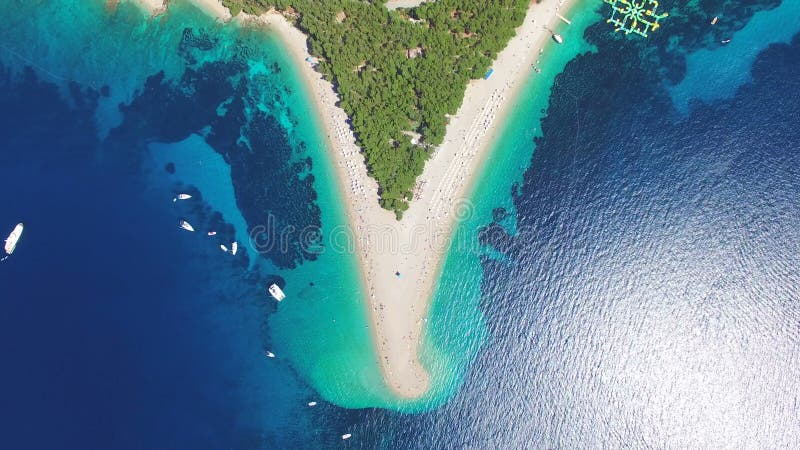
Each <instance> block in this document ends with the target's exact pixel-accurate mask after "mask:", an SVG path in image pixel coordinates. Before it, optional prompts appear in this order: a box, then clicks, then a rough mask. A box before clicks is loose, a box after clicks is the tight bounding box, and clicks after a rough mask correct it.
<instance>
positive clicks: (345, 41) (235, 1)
mask: <svg viewBox="0 0 800 450" xmlns="http://www.w3.org/2000/svg"><path fill="white" fill-rule="evenodd" d="M529 1H530V0H437V1H431V2H427V3H423V4H422V5H420V6H418V7H416V8H411V9H399V10H395V11H389V10H388V9H387V8H386V7H385V6H384V2H383V1H382V0H381V1H359V0H223V3H224V4H225V6H227V7H228V8H229V9H230V10H231V13H233V14H234V15H235V14H238V13H239V12H241V11H244V12H246V13H250V14H260V13H262V12H265V11H267V10H269V9H271V8H274V9H276V10H278V11H281V12H283V13H284V15H286V16H287V17H289V18H291V20H292V21H293V22H294V25H295V26H296V27H298V28H299V29H301V30H302V31H303V32H304V33H306V35H308V39H309V41H308V45H309V49H310V52H311V54H312V55H314V56H315V57H316V58H318V59H319V64H318V70H319V71H320V72H321V73H322V74H323V75H324V76H325V77H326V79H328V80H329V81H332V82H333V83H334V85H335V86H336V89H337V92H338V94H339V98H340V99H341V107H342V108H343V109H344V110H345V112H346V113H347V114H348V116H349V117H350V119H351V122H352V127H353V130H354V132H355V135H356V139H357V141H358V144H359V146H360V147H361V150H362V151H363V153H364V155H365V159H366V163H367V170H368V172H369V174H370V176H372V177H373V178H375V180H377V182H378V185H379V186H380V192H379V194H380V203H381V206H382V207H384V208H386V209H389V210H393V211H395V213H396V214H397V216H398V218H400V217H402V213H403V211H405V210H406V209H407V208H408V202H409V201H410V200H411V199H412V191H413V188H414V185H415V183H416V179H417V177H418V176H419V175H420V174H421V173H422V170H423V167H424V165H425V161H426V160H427V159H428V158H429V157H430V155H431V152H432V151H433V149H434V148H435V147H436V146H438V145H439V144H441V143H442V141H443V139H444V134H445V126H446V125H447V122H448V119H447V116H448V115H453V114H455V113H456V111H457V110H458V108H459V107H460V106H461V103H462V101H463V97H464V92H465V90H466V87H467V83H468V82H469V80H471V79H477V78H480V77H482V76H484V74H485V73H486V72H487V70H488V69H489V66H490V64H491V62H492V61H493V60H494V58H495V57H496V55H497V53H498V52H499V51H500V50H502V49H503V48H504V47H505V46H506V44H507V43H508V41H509V39H510V38H511V37H512V36H513V35H514V29H515V28H516V27H518V26H519V25H520V24H521V23H522V21H523V19H524V17H525V12H526V10H527V7H528V4H529ZM415 138H417V139H415Z"/></svg>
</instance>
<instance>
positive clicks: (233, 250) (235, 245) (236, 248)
mask: <svg viewBox="0 0 800 450" xmlns="http://www.w3.org/2000/svg"><path fill="white" fill-rule="evenodd" d="M238 251H239V243H238V242H234V243H233V244H231V253H233V255H234V256H236V252H238Z"/></svg>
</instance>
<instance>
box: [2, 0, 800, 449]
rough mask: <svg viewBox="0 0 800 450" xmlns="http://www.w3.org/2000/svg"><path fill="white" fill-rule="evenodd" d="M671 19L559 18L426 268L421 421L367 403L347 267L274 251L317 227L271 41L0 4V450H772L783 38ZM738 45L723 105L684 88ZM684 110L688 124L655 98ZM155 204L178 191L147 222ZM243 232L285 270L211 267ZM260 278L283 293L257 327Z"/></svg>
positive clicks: (789, 298)
mask: <svg viewBox="0 0 800 450" xmlns="http://www.w3.org/2000/svg"><path fill="white" fill-rule="evenodd" d="M694 3H697V4H698V5H700V6H701V7H702V8H701V9H703V11H701V12H697V11H696V10H692V13H691V14H687V11H688V10H680V9H679V8H677V7H674V8H673V9H672V10H671V11H670V13H671V19H670V21H667V22H665V23H664V26H663V28H662V29H661V30H659V32H658V33H654V34H653V35H652V36H651V38H650V40H648V41H642V40H635V39H625V38H621V37H620V36H619V35H616V36H615V35H613V34H612V33H611V32H610V31H609V29H608V26H607V25H606V24H604V23H602V21H599V22H598V17H599V16H598V15H597V13H596V12H595V11H594V10H593V9H592V8H587V9H582V10H581V11H578V12H575V13H574V14H571V18H572V19H573V20H574V23H573V25H572V26H571V27H566V26H565V25H561V26H560V27H561V28H560V29H559V32H560V33H562V34H563V35H564V36H565V38H566V40H567V42H566V44H565V45H564V46H560V47H556V46H553V49H557V52H553V53H548V54H545V55H544V56H543V58H542V61H543V63H542V67H543V69H544V70H543V73H542V74H534V73H531V77H530V79H529V80H528V82H527V84H526V85H525V86H524V88H523V94H522V95H521V96H520V99H519V102H518V104H517V105H516V107H515V108H514V114H512V115H510V116H509V117H508V118H506V120H505V122H504V130H503V132H502V136H501V137H500V138H499V139H498V141H497V142H496V145H495V148H494V150H493V153H492V156H491V158H490V159H489V160H488V161H487V165H486V167H487V168H489V169H491V170H489V169H487V170H485V172H484V174H483V175H482V178H481V179H480V181H479V182H478V183H477V184H476V186H475V190H474V192H473V194H472V199H473V206H474V207H473V208H471V209H470V210H469V211H468V212H469V215H468V217H467V218H466V219H465V220H464V221H463V222H462V223H461V225H460V226H459V227H458V230H457V235H456V240H455V244H454V246H453V247H452V248H451V250H450V252H449V253H448V258H447V261H446V263H445V267H444V271H443V275H442V277H441V279H440V282H439V285H438V288H437V292H436V299H435V302H434V304H433V306H432V308H433V309H432V311H431V315H430V316H429V317H430V319H429V328H428V330H427V333H426V336H425V341H424V345H425V353H424V358H425V363H426V365H427V366H428V367H429V368H430V369H431V370H432V373H433V375H434V381H435V383H434V389H433V391H432V392H431V393H430V395H429V396H428V397H427V398H425V399H422V400H420V401H418V402H398V401H397V400H396V399H394V398H393V397H392V396H391V395H390V394H389V393H388V392H387V391H386V389H385V388H384V387H383V383H382V381H381V378H380V374H379V372H378V368H377V365H376V364H375V356H374V353H373V349H372V345H371V342H370V340H369V332H368V331H369V330H368V329H367V328H366V327H367V321H366V314H365V312H364V308H363V305H362V302H361V300H360V298H361V292H360V286H359V282H358V277H357V272H356V267H355V264H354V259H353V258H352V257H351V256H349V255H347V254H337V253H335V252H328V251H327V250H328V248H326V247H319V246H318V245H316V242H315V240H314V239H313V237H314V236H313V234H312V235H311V236H310V239H309V241H310V244H311V245H305V246H304V245H301V243H300V241H301V239H300V238H299V234H300V231H301V230H304V229H310V230H312V231H313V230H321V231H322V232H323V233H324V232H326V231H327V230H331V229H333V228H334V227H336V226H337V225H340V224H343V223H344V215H343V213H342V210H341V199H340V198H339V196H338V191H337V189H336V184H335V183H334V179H333V176H332V173H333V172H332V171H331V166H330V162H329V161H328V159H327V153H326V149H325V144H324V140H323V139H322V137H321V136H320V135H319V129H320V127H319V124H318V123H317V122H316V120H315V115H314V113H313V110H312V109H311V107H310V105H311V102H309V99H308V98H307V97H306V96H307V95H308V93H306V92H305V91H304V89H303V86H302V85H301V84H300V83H299V82H298V81H297V80H298V79H299V77H298V76H297V73H296V72H295V70H296V68H294V67H292V65H291V64H290V63H289V61H287V60H286V59H285V58H284V55H283V52H282V49H281V47H280V45H279V42H278V41H277V40H275V39H274V38H273V37H271V36H269V35H265V34H264V33H262V32H254V31H251V30H241V29H239V28H236V27H233V26H221V25H219V24H216V23H214V22H213V21H211V20H208V19H206V18H204V17H203V16H202V15H201V14H199V13H198V11H197V10H195V9H194V8H191V7H189V6H187V5H186V4H184V3H181V2H178V1H176V2H173V3H172V5H171V8H170V11H169V13H168V14H167V15H165V16H163V17H159V18H157V19H154V20H150V19H149V18H148V17H147V16H145V15H143V14H142V13H141V11H139V10H137V9H135V8H133V7H132V6H131V5H129V4H123V5H122V6H121V7H120V8H119V9H118V10H117V11H116V12H110V11H106V10H105V8H104V6H103V4H102V3H101V2H88V3H87V2H77V1H72V0H60V1H57V2H49V3H42V4H38V3H36V4H33V3H30V2H16V3H15V7H16V8H17V9H16V10H15V12H14V14H13V15H11V14H10V13H9V12H8V10H3V11H4V12H0V14H6V16H5V17H2V19H3V23H4V24H6V25H7V26H6V27H4V28H2V29H0V45H2V47H0V64H2V70H1V71H0V86H2V89H0V92H1V93H2V95H1V96H0V111H1V112H2V115H1V116H0V117H2V122H0V123H1V124H2V127H3V133H2V135H1V136H2V140H0V150H2V152H0V158H1V159H0V170H2V176H1V177H0V188H2V189H3V190H6V191H13V192H15V193H16V196H15V200H17V199H18V200H19V201H14V202H10V203H9V204H8V205H7V208H5V209H4V210H3V211H2V212H0V224H12V225H13V224H14V223H16V222H17V221H19V220H24V221H25V222H26V230H27V231H26V233H27V234H26V236H25V238H24V240H23V242H22V245H23V246H21V247H20V251H19V253H18V254H15V255H14V258H12V259H10V260H9V261H7V262H6V263H4V265H3V267H2V268H0V269H2V270H0V279H2V285H3V286H4V292H3V297H2V299H3V302H4V309H3V314H1V315H0V321H2V322H1V323H0V330H2V332H3V333H4V334H3V336H2V339H0V342H2V343H3V346H4V354H5V355H7V359H6V361H7V362H6V365H5V370H4V371H3V373H2V379H0V381H2V383H0V384H2V385H3V386H12V387H13V389H8V388H7V389H6V390H5V397H4V398H6V399H7V403H8V404H10V405H12V407H13V408H12V409H11V410H12V413H11V414H6V415H3V419H4V420H2V421H0V422H1V423H2V431H3V435H4V436H5V442H6V443H7V444H8V446H9V447H13V448H57V447H63V446H68V447H71V448H162V447H165V446H166V447H172V448H229V447H232V448H279V447H292V448H329V447H333V446H339V445H341V444H342V442H341V440H340V439H339V436H340V435H341V434H342V433H345V432H352V433H353V434H354V437H353V439H352V440H351V441H349V442H348V444H354V445H357V446H362V447H369V448H372V447H381V448H395V447H401V448H458V447H471V448H475V447H487V448H488V447H500V448H520V447H524V448H534V447H546V448H552V447H578V448H585V447H604V446H605V447H625V446H663V447H670V446H676V447H701V448H710V447H715V446H720V445H721V444H725V443H729V442H735V443H738V444H742V446H747V444H753V443H759V442H761V443H764V442H765V443H767V445H766V446H770V447H796V446H797V442H798V440H797V436H796V432H795V431H794V430H796V429H797V427H795V426H793V425H794V424H796V423H797V408H796V405H794V404H793V403H792V402H793V400H794V396H793V395H792V392H793V391H794V390H796V389H795V388H796V386H795V384H796V380H797V379H798V377H797V374H798V373H799V372H798V369H797V364H796V361H797V348H798V346H797V336H796V333H793V331H792V330H793V328H792V323H794V322H796V318H797V308H796V305H797V302H798V296H797V292H796V288H795V287H796V285H797V280H796V274H797V273H798V271H797V270H796V268H795V266H796V261H797V258H796V255H797V254H798V248H797V239H796V236H795V235H796V233H795V232H794V231H793V230H796V229H797V227H796V226H795V225H796V224H795V223H794V222H795V221H796V220H795V218H796V217H798V215H797V214H795V213H796V210H797V202H796V199H797V198H798V197H797V195H796V180H797V179H798V178H797V176H796V175H797V174H796V167H797V164H796V158H795V155H794V153H792V152H791V151H790V150H791V149H792V148H796V147H797V145H796V143H797V142H798V141H797V135H796V123H794V122H793V121H794V119H795V118H796V117H797V105H796V102H795V101H794V100H795V99H794V97H793V96H790V95H785V92H795V91H796V90H797V86H796V79H797V78H796V76H794V75H796V73H798V72H797V60H798V59H797V48H798V47H797V39H796V37H795V38H792V36H796V33H797V32H798V29H797V28H798V25H800V20H796V21H794V20H791V19H792V16H791V15H792V14H795V15H797V13H796V11H795V10H793V9H791V8H793V7H792V5H791V4H787V3H784V4H782V5H781V6H780V8H782V9H780V11H782V12H783V13H782V14H776V13H775V11H776V10H773V11H770V10H769V8H767V10H766V11H763V12H758V13H756V14H755V16H753V17H754V18H753V19H752V20H751V19H750V17H751V15H752V14H751V13H750V12H748V11H750V10H749V9H746V8H732V7H731V6H729V8H731V10H732V11H737V13H736V17H735V21H736V23H737V25H736V26H735V27H732V28H731V30H732V31H731V35H732V36H734V40H733V42H732V43H731V46H729V47H727V48H720V47H719V46H718V45H716V44H714V42H715V40H717V38H716V37H714V36H712V33H711V31H709V27H708V24H707V21H708V17H706V16H707V15H708V14H713V11H716V10H717V9H718V8H719V5H717V4H714V3H713V2H703V1H698V2H694ZM772 3H775V4H771V6H776V2H772ZM596 6H598V7H600V5H599V2H598V4H597V5H596ZM751 6H752V5H751ZM756 6H758V7H761V6H762V5H761V4H760V3H759V5H756ZM763 6H767V5H766V4H765V5H763ZM706 10H707V11H706ZM725 17H726V18H727V17H728V16H727V15H726V16H725ZM764 20H766V21H767V22H769V23H766V24H765V23H763V22H761V21H764ZM595 22H598V23H595ZM76 24H77V25H76ZM787 24H788V25H787ZM720 26H727V25H725V24H724V23H721V24H720ZM753 27H756V28H757V29H766V28H770V29H775V30H779V31H780V33H777V32H776V33H775V34H774V35H773V36H770V35H765V34H763V33H754V32H752V29H753ZM759 27H760V28H759ZM723 30H727V28H724V29H723ZM97 36H104V39H97ZM582 36H583V37H585V38H586V40H584V39H582ZM775 36H779V37H780V39H779V40H780V41H782V42H788V41H791V42H792V45H787V44H782V45H770V42H771V41H770V39H772V38H773V37H775ZM787 36H788V37H787ZM791 39H794V40H791ZM23 43H24V45H23ZM733 44H735V46H733ZM745 48H750V49H751V50H748V51H749V52H750V53H752V55H753V57H752V58H751V59H748V61H750V62H749V63H747V64H746V67H744V68H742V69H741V70H740V69H738V68H737V70H736V71H735V72H736V75H737V76H734V77H733V78H732V79H731V81H730V84H725V85H724V86H723V87H724V88H725V89H720V90H718V91H717V92H720V93H722V92H724V93H725V95H724V96H722V97H718V98H714V99H708V98H704V95H705V93H706V92H705V91H704V90H703V87H704V86H706V85H709V83H712V82H713V81H715V80H717V79H718V78H720V77H719V74H720V73H721V72H719V71H720V70H722V69H721V68H720V67H719V66H715V65H714V62H713V61H710V60H707V58H714V59H716V58H717V55H718V53H717V52H720V51H728V52H738V51H740V50H741V49H745ZM737 54H739V53H737ZM684 62H685V64H684ZM704 62H705V64H704ZM26 66H27V67H32V68H33V72H26V69H25V67H26ZM751 66H752V67H751ZM709 67H716V68H715V69H714V70H706V69H708V68H709ZM684 74H685V77H684ZM793 76H794V77H793ZM686 80H688V81H686ZM673 86H677V87H673ZM630 92H636V95H635V96H630V95H629V94H630ZM675 92H680V95H677V94H675ZM690 98H698V99H701V100H703V101H704V102H707V103H710V105H711V106H702V105H701V104H696V105H695V106H693V107H692V108H689V109H688V110H686V109H682V108H681V105H682V104H691V100H690ZM120 105H121V106H120ZM745 113H746V114H745ZM732 118H736V120H732ZM707 144H708V145H707ZM751 154H752V155H755V157H753V158H750V157H747V158H745V156H748V155H751ZM523 174H524V176H523ZM183 191H188V192H190V193H192V194H193V195H194V198H193V200H192V201H187V202H176V203H173V202H172V198H173V196H174V195H175V193H177V192H183ZM179 218H184V219H187V220H189V221H190V222H191V223H192V224H193V225H195V227H196V228H197V229H198V233H195V234H193V235H192V234H188V233H184V232H182V231H181V230H179V229H178V228H177V220H178V219H179ZM272 220H274V221H275V225H274V226H275V227H276V229H277V230H287V229H291V230H292V233H291V234H290V236H293V237H290V238H289V239H287V241H286V249H285V250H282V251H276V250H275V249H274V248H272V247H269V246H267V245H265V244H266V243H267V242H266V241H265V239H264V236H261V235H259V234H258V233H257V234H256V235H255V236H254V238H255V239H254V241H253V242H251V243H248V244H247V245H245V246H243V247H244V248H243V249H242V252H241V253H240V254H239V255H237V257H233V256H231V255H229V254H228V255H226V254H224V253H222V252H221V251H220V250H219V248H218V244H219V243H229V242H231V241H232V240H234V239H236V240H240V241H247V240H248V236H249V235H250V234H251V233H250V232H248V230H245V229H244V228H247V227H249V228H251V230H249V231H252V229H256V227H258V226H260V225H263V226H265V227H266V226H269V225H270V224H271V223H272V222H271V221H272ZM245 224H247V225H245ZM210 229H214V230H217V231H218V232H219V234H218V236H216V237H214V238H208V237H207V236H205V235H204V234H203V233H202V232H204V231H206V230H210ZM461 242H466V244H464V245H461V246H460V243H461ZM320 249H322V251H320ZM257 251H261V252H262V254H260V255H257ZM9 263H13V264H12V265H9ZM43 279H46V280H47V281H48V282H47V283H43V282H42V280H43ZM270 282H278V283H280V284H282V285H284V286H285V291H286V293H287V295H288V296H289V299H287V301H286V302H284V303H283V304H281V305H280V307H279V308H278V307H277V306H276V305H275V303H274V302H273V301H272V300H271V299H269V297H267V295H266V293H265V292H264V287H265V285H266V284H268V283H270ZM54 348H55V349H56V350H57V351H54ZM266 349H268V350H271V351H273V352H275V353H276V354H277V357H276V358H275V359H268V358H265V357H264V356H263V351H264V350H266ZM754 355H755V356H754ZM312 400H313V401H318V402H319V404H318V405H317V406H316V407H314V408H309V407H307V406H306V403H307V402H308V401H312ZM333 403H335V404H338V405H342V406H346V407H348V408H363V409H345V408H340V407H337V406H334V404H333ZM476 405H479V407H476ZM741 405H745V406H744V407H742V406H741ZM371 406H380V407H384V408H388V410H386V409H382V408H369V407H371ZM392 410H400V411H401V412H394V411H392ZM749 411H757V412H758V414H750V413H749ZM409 412H414V414H407V413H409ZM509 424H511V425H512V426H509ZM42 427H46V428H47V430H48V433H41V429H42ZM676 430H679V431H676Z"/></svg>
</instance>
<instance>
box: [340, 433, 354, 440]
mask: <svg viewBox="0 0 800 450" xmlns="http://www.w3.org/2000/svg"><path fill="white" fill-rule="evenodd" d="M351 437H353V435H352V434H350V433H347V434H343V435H342V440H345V439H350V438H351Z"/></svg>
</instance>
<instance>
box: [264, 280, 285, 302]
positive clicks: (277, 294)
mask: <svg viewBox="0 0 800 450" xmlns="http://www.w3.org/2000/svg"><path fill="white" fill-rule="evenodd" d="M267 291H269V295H271V296H272V298H274V299H275V300H277V301H281V300H283V299H284V298H286V294H284V293H283V291H282V290H281V288H279V287H278V285H277V284H271V285H269V288H268V289H267Z"/></svg>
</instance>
